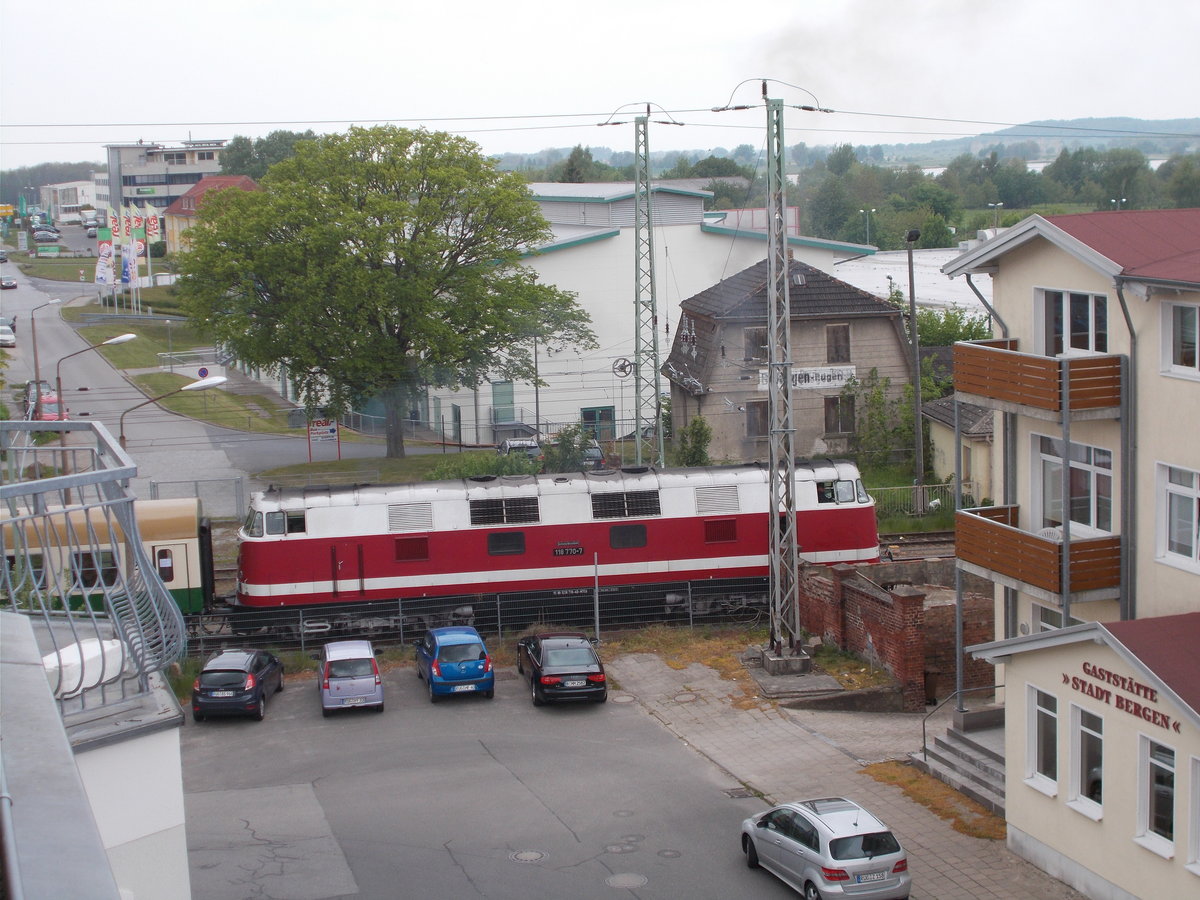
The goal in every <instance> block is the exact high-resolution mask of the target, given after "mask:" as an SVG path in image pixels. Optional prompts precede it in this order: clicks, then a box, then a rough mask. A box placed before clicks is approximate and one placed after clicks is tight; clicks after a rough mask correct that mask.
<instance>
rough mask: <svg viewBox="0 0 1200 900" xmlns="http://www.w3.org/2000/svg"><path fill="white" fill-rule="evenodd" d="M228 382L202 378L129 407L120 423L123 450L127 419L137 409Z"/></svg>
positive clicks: (217, 378)
mask: <svg viewBox="0 0 1200 900" xmlns="http://www.w3.org/2000/svg"><path fill="white" fill-rule="evenodd" d="M228 380H229V379H228V378H226V377H225V376H224V375H212V376H210V377H208V378H201V379H200V380H199V381H193V382H191V383H190V384H185V385H184V386H183V387H178V388H175V390H173V391H167V392H166V393H165V394H159V395H158V396H157V397H151V398H150V399H149V400H143V401H142V402H141V403H139V404H137V406H131V407H129V409H127V410H125V412H123V413H121V421H120V423H119V426H120V427H119V429H118V430H119V432H120V436H119V437H118V439H117V440H118V442H119V443H120V445H121V449H122V450H124V449H125V417H126V416H127V415H129V414H130V413H131V412H133V411H134V410H135V409H141V408H142V407H143V406H146V405H147V404H150V403H157V402H158V401H159V400H162V399H163V398H164V397H170V396H171V395H172V394H178V393H181V392H183V391H207V390H208V389H209V388H215V387H219V386H220V385H222V384H224V383H225V382H226V381H228Z"/></svg>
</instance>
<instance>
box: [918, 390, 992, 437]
mask: <svg viewBox="0 0 1200 900" xmlns="http://www.w3.org/2000/svg"><path fill="white" fill-rule="evenodd" d="M921 415H923V416H924V417H925V418H927V419H932V420H933V421H934V422H941V423H942V424H943V425H945V426H947V427H948V428H953V427H954V398H953V397H939V398H938V399H937V400H930V401H927V402H926V403H924V404H923V405H922V406H921ZM958 428H959V430H960V431H961V432H962V433H963V434H964V435H966V436H967V437H990V436H991V434H992V428H993V421H992V411H991V410H990V409H988V408H987V407H984V406H976V405H975V404H974V403H966V402H960V403H959V404H958Z"/></svg>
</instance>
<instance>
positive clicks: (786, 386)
mask: <svg viewBox="0 0 1200 900" xmlns="http://www.w3.org/2000/svg"><path fill="white" fill-rule="evenodd" d="M762 93H763V99H764V100H765V101H766V105H767V221H768V234H769V237H768V244H769V247H770V249H769V251H768V256H767V278H768V282H769V292H768V295H767V370H768V380H769V385H768V392H767V416H768V418H769V419H770V429H771V432H770V446H771V450H770V476H769V477H770V493H769V498H770V499H769V505H768V507H767V515H768V516H769V517H770V518H769V521H768V527H769V529H770V533H771V581H770V590H771V637H770V641H771V649H772V650H774V651H775V652H776V653H777V654H779V655H782V654H783V651H784V648H785V647H787V648H788V649H789V650H795V649H796V642H797V639H798V638H799V636H800V622H799V611H798V610H797V608H796V603H797V597H796V589H797V585H798V581H799V578H798V575H797V557H798V556H799V551H798V548H797V540H796V494H795V489H796V454H795V449H794V443H795V428H794V427H793V424H792V340H791V327H792V311H791V299H790V295H789V292H788V280H789V279H788V262H789V260H788V252H787V205H786V202H785V199H784V190H783V188H784V170H783V169H784V135H783V101H781V100H770V99H767V85H766V82H765V81H764V82H763V86H762Z"/></svg>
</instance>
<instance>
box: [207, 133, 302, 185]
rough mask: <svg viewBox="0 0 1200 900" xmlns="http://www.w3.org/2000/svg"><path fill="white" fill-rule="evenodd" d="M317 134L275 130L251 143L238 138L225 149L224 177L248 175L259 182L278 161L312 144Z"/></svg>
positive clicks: (223, 159)
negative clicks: (301, 144)
mask: <svg viewBox="0 0 1200 900" xmlns="http://www.w3.org/2000/svg"><path fill="white" fill-rule="evenodd" d="M315 138H316V133H315V132H313V131H312V129H309V130H308V131H283V130H278V131H272V132H271V133H270V134H268V135H267V136H266V137H261V138H257V139H255V140H253V141H252V140H250V138H248V137H244V136H242V135H235V136H234V138H233V139H232V140H230V141H229V143H227V144H226V145H225V147H224V149H222V150H221V174H222V175H248V176H249V177H250V178H253V179H254V180H255V181H259V180H260V179H261V178H262V177H263V176H264V175H266V174H267V170H268V169H269V168H271V166H273V165H275V163H277V162H282V161H283V160H285V159H288V158H289V157H291V156H292V154H293V153H295V152H296V144H297V143H298V142H300V141H311V140H314V139H315Z"/></svg>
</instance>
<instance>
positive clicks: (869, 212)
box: [859, 209, 875, 244]
mask: <svg viewBox="0 0 1200 900" xmlns="http://www.w3.org/2000/svg"><path fill="white" fill-rule="evenodd" d="M859 212H860V213H862V214H863V215H864V216H866V217H867V243H868V244H869V243H871V213H873V212H875V210H874V209H860V210H859Z"/></svg>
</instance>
